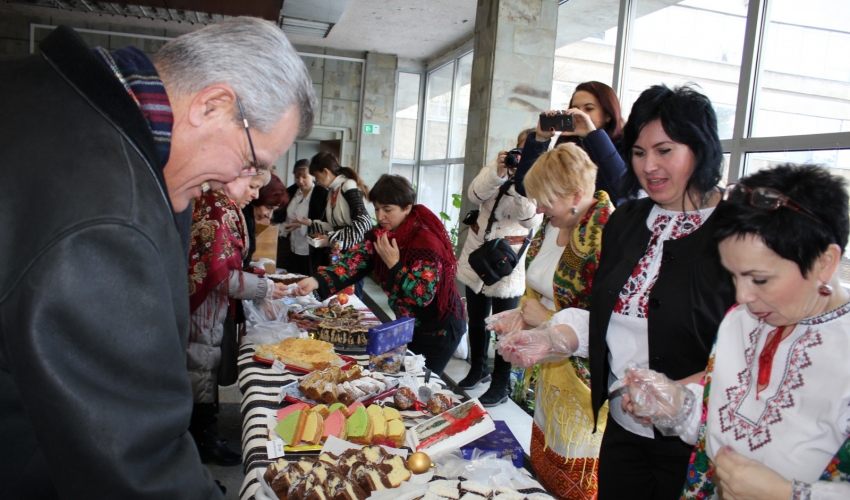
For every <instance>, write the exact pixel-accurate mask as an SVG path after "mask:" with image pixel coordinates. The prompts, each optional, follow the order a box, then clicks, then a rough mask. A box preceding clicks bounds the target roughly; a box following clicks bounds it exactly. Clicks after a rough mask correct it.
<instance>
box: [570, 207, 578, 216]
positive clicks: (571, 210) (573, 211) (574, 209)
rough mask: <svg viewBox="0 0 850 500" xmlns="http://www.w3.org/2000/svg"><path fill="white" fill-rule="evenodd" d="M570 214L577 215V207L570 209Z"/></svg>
mask: <svg viewBox="0 0 850 500" xmlns="http://www.w3.org/2000/svg"><path fill="white" fill-rule="evenodd" d="M570 213H571V214H573V215H575V214H577V213H578V207H573V208H571V209H570Z"/></svg>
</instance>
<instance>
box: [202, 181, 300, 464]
mask: <svg viewBox="0 0 850 500" xmlns="http://www.w3.org/2000/svg"><path fill="white" fill-rule="evenodd" d="M268 179H269V172H268V171H267V170H260V171H259V172H258V173H257V175H256V176H253V177H239V178H237V179H236V180H234V181H232V182H230V183H228V184H226V185H225V186H224V188H223V189H221V190H214V191H208V192H207V193H205V194H204V195H203V196H201V197H199V198H196V199H195V201H194V203H193V208H192V233H191V251H190V254H189V269H188V270H189V311H190V313H191V316H190V322H189V344H188V347H187V352H186V364H187V368H188V370H189V381H190V382H191V384H192V392H193V394H194V406H193V408H192V418H191V421H190V423H189V432H190V433H191V434H192V437H193V438H194V439H195V443H196V444H197V446H198V451H199V453H200V454H201V459H202V460H203V461H204V462H207V461H214V462H216V463H217V464H218V465H238V464H239V463H241V456H240V455H239V454H238V453H235V452H233V451H231V450H230V449H229V448H228V447H227V446H226V444H225V443H224V442H223V441H221V440H220V439H219V437H218V424H217V422H216V418H215V413H216V412H217V402H218V370H219V365H220V363H221V343H222V339H223V337H224V335H234V336H235V335H236V329H235V328H234V327H233V326H234V324H233V323H232V322H228V321H227V318H228V312H230V313H231V315H233V314H235V311H236V310H235V308H236V306H237V302H236V299H245V300H252V299H253V300H255V301H262V300H264V299H265V298H266V297H268V298H271V297H274V298H280V297H283V295H284V293H285V291H286V287H285V286H284V285H281V284H277V285H276V284H275V283H273V282H272V281H271V280H267V279H265V278H261V277H259V276H257V275H255V274H251V273H246V272H243V271H242V257H243V254H244V253H246V251H247V245H248V237H247V232H246V225H245V218H244V217H243V215H242V212H241V210H240V208H244V207H245V206H247V205H248V203H249V202H250V201H251V200H252V199H254V198H257V196H258V192H259V190H260V188H261V187H262V186H263V184H264V183H265V182H268ZM231 317H232V316H231Z"/></svg>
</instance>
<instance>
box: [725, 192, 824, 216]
mask: <svg viewBox="0 0 850 500" xmlns="http://www.w3.org/2000/svg"><path fill="white" fill-rule="evenodd" d="M747 195H749V197H747ZM723 199H724V200H728V201H731V202H740V201H742V200H746V201H747V202H749V204H750V205H752V206H754V207H756V208H761V209H762V210H776V209H778V208H779V207H788V208H790V209H792V210H796V211H797V212H799V213H801V214H803V215H805V216H807V217H810V218H811V219H813V220H815V221H817V222H819V223H820V224H823V221H822V220H820V218H818V216H817V215H815V214H813V213H812V212H810V211H809V210H806V209H805V208H803V207H802V206H800V204H799V203H797V202H796V201H794V200H792V199H791V198H789V197H787V196H785V195H784V194H782V193H780V192H779V191H777V190H775V189H773V188H769V187H757V188H749V187H747V186H745V185H743V184H729V185H728V186H726V192H725V193H723Z"/></svg>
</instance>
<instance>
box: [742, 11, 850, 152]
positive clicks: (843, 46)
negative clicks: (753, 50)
mask: <svg viewBox="0 0 850 500" xmlns="http://www.w3.org/2000/svg"><path fill="white" fill-rule="evenodd" d="M763 54H764V59H763V61H764V62H763V64H762V67H761V73H760V76H759V83H760V87H761V90H760V92H759V94H758V107H757V109H756V114H755V118H754V120H753V124H752V131H753V134H752V135H753V136H756V137H772V136H785V135H800V134H823V133H829V132H846V131H850V57H848V54H850V2H848V1H847V0H811V1H808V2H805V3H803V2H799V1H794V0H772V2H771V5H770V23H769V24H768V26H767V31H766V36H765V42H764V48H763Z"/></svg>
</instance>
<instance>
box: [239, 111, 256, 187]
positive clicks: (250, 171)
mask: <svg viewBox="0 0 850 500" xmlns="http://www.w3.org/2000/svg"><path fill="white" fill-rule="evenodd" d="M236 105H237V106H239V114H240V115H242V123H244V124H245V134H246V135H247V136H248V146H250V147H251V156H252V157H253V158H254V163H253V164H251V165H250V166H249V167H248V168H243V169H242V172H240V173H239V177H254V176H255V175H257V169H258V168H259V165H260V163H259V162H258V161H257V153H255V152H254V141H252V140H251V129H250V128H249V127H248V119H247V118H245V110H244V109H242V101H240V100H239V96H236Z"/></svg>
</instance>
